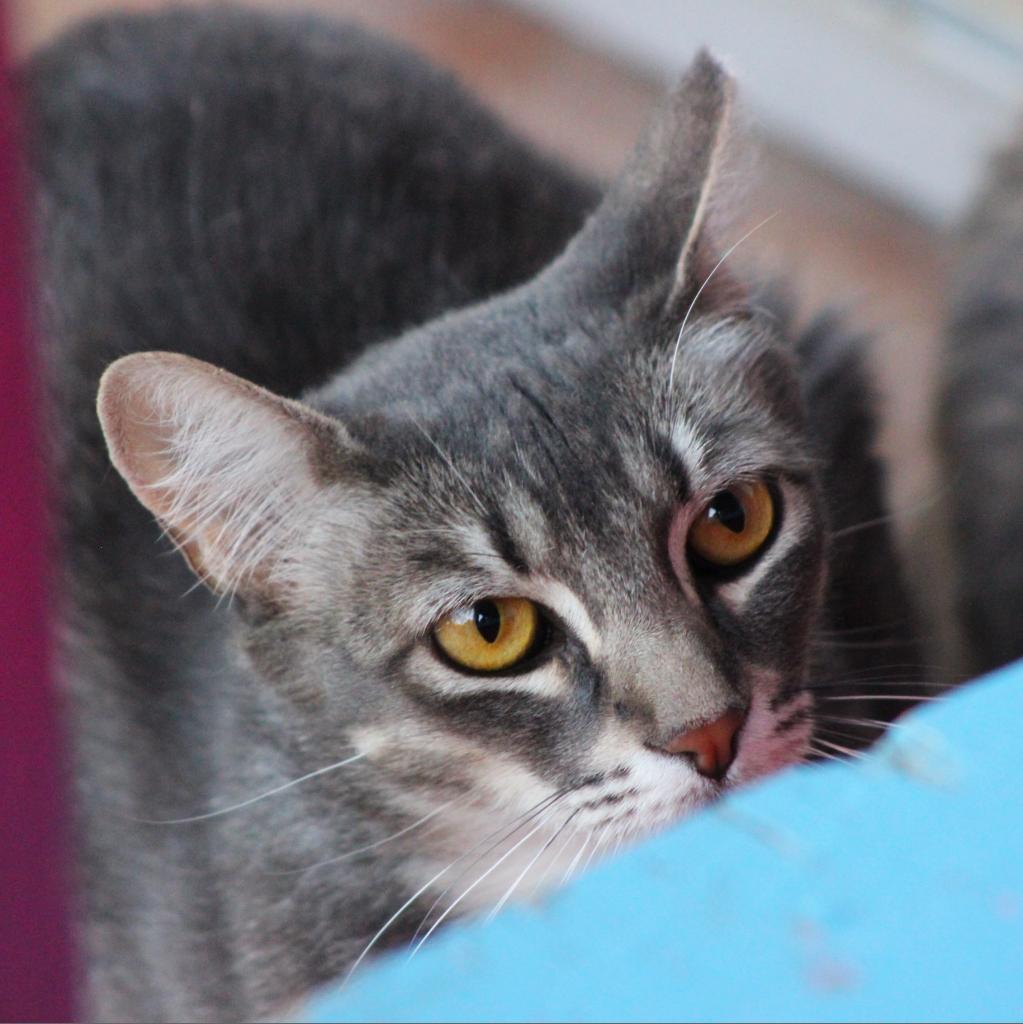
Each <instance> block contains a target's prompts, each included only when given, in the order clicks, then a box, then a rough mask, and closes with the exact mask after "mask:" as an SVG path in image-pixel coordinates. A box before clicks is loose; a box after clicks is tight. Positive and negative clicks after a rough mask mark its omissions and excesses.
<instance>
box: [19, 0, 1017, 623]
mask: <svg viewBox="0 0 1023 1024" xmlns="http://www.w3.org/2000/svg"><path fill="white" fill-rule="evenodd" d="M255 3H256V4H257V5H258V6H261V7H270V8H276V9H279V10H282V11H283V10H316V11H319V12H322V13H324V14H330V15H336V16H340V17H350V18H353V19H356V20H358V21H360V22H362V23H364V24H367V25H370V26H372V27H375V28H376V29H378V30H379V31H381V32H383V33H386V34H388V35H392V36H395V37H398V38H400V39H402V40H404V41H405V42H406V43H408V44H409V45H411V46H412V47H414V48H415V49H417V50H419V51H421V52H423V53H425V54H427V55H428V56H430V57H432V58H433V59H434V60H435V61H436V62H437V63H439V64H442V65H445V66H447V67H448V68H450V69H451V70H452V71H454V73H455V74H456V75H457V76H458V77H459V78H460V79H462V81H463V82H464V83H465V84H467V85H468V86H469V87H470V88H471V89H473V90H474V91H475V92H477V93H478V94H479V95H481V96H482V97H483V99H484V100H485V101H486V102H487V103H488V104H489V105H490V106H492V107H493V108H495V109H496V110H498V111H499V112H500V113H502V114H503V115H504V116H505V117H506V119H507V120H508V121H510V122H511V123H512V124H514V125H515V126H517V127H518V129H519V130H520V131H521V132H522V133H523V134H525V135H526V136H528V137H530V138H532V139H533V140H535V141H536V142H537V143H538V144H539V145H541V146H543V147H544V148H546V149H548V150H550V151H553V152H555V153H557V154H559V155H560V156H561V157H562V158H563V159H564V160H566V161H568V162H569V163H571V164H574V165H575V166H577V167H579V168H581V169H583V170H585V171H587V172H589V173H591V174H593V175H596V176H598V177H609V176H611V175H612V174H613V173H614V172H615V171H616V169H617V168H618V166H619V164H620V162H621V160H622V158H623V156H624V154H625V152H626V151H627V149H628V148H629V146H630V145H631V143H632V141H633V140H634V138H635V136H636V134H637V132H638V130H639V128H640V125H641V124H642V122H643V119H644V118H645V116H646V114H647V112H648V110H649V108H650V105H651V104H652V102H653V101H654V99H655V98H656V97H657V96H658V95H659V93H660V92H661V91H662V90H663V88H664V86H665V83H666V82H668V81H670V80H671V79H672V78H673V77H675V76H676V75H677V74H678V72H679V70H680V69H681V68H682V67H683V66H684V65H685V64H686V63H687V61H688V59H689V58H690V57H691V55H692V53H693V51H694V50H695V49H696V48H697V47H698V46H700V45H709V46H710V47H711V48H712V49H713V50H714V51H715V52H716V53H718V54H719V55H720V56H721V57H722V58H724V59H725V61H726V62H727V63H728V65H729V66H730V68H731V70H732V71H733V72H734V73H735V75H736V76H737V78H738V79H739V83H740V96H741V100H742V104H743V113H744V117H743V119H742V123H743V127H744V135H745V136H746V139H745V141H744V143H743V144H742V146H740V147H739V148H740V149H742V150H744V151H745V152H744V155H743V157H742V159H741V160H740V161H739V162H738V163H737V164H736V166H735V168H734V169H733V171H732V173H730V174H729V176H728V177H729V180H728V182H727V188H728V193H729V203H730V204H732V205H734V207H735V212H734V216H733V218H732V222H731V224H730V225H729V227H728V228H727V229H726V231H727V234H728V237H723V238H722V239H721V245H722V247H724V246H726V245H728V244H730V243H731V242H732V241H734V240H736V239H738V238H740V237H741V236H742V235H743V234H744V233H745V232H746V231H747V230H748V229H749V228H750V227H751V226H752V225H754V224H757V223H758V222H759V221H761V220H762V219H763V218H764V217H766V216H768V215H770V214H775V216H774V219H773V220H771V221H770V223H769V224H767V225H765V226H764V227H763V228H762V229H761V230H759V231H757V232H756V233H755V234H754V235H753V236H752V237H751V238H750V239H749V240H748V242H746V243H744V244H743V246H742V247H741V249H740V250H739V251H738V252H737V253H736V254H735V257H734V260H735V261H737V262H739V263H745V264H747V265H752V266H754V267H755V268H756V270H757V272H759V273H768V274H772V275H776V276H779V277H781V278H782V279H784V280H785V281H787V282H788V283H789V285H790V287H791V289H792V292H793V294H794V296H795V298H796V299H797V301H798V304H799V308H800V309H801V310H802V311H803V312H804V313H806V314H810V313H812V312H813V311H814V310H819V309H820V308H822V307H824V306H827V305H837V306H839V307H840V308H842V309H844V310H845V311H846V314H847V318H848V320H849V321H850V322H851V323H852V325H853V326H855V327H857V328H862V329H864V330H868V331H871V332H873V333H874V334H875V336H876V338H877V343H876V344H875V346H874V350H873V358H874V361H875V365H876V368H877V371H878V380H879V387H880V391H881V395H882V400H883V403H884V411H885V416H884V426H883V431H882V442H881V443H882V447H883V448H884V450H885V452H886V454H887V455H888V456H889V458H890V459H891V461H892V464H893V466H894V472H893V473H892V474H891V489H892V492H893V493H892V506H893V508H894V509H895V510H896V513H897V514H898V516H899V518H900V526H906V525H907V524H908V525H909V526H912V525H913V524H914V523H915V522H918V520H919V517H918V516H917V511H918V510H919V509H921V508H926V507H927V506H928V504H929V503H931V502H932V500H933V499H934V497H935V494H936V492H937V485H936V482H935V477H934V474H933V465H932V460H931V458H930V451H929V446H928V432H929V426H930V421H929V397H928V396H929V391H930V387H931V382H932V380H933V372H934V368H935V365H936V354H937V352H936V345H937V338H938V336H939V333H940V324H941V321H942V317H943V313H944V305H945V297H946V292H947V290H948V287H949V285H950V283H951V282H950V274H951V271H950V268H951V267H952V266H953V265H954V242H953V236H952V233H951V231H950V228H951V227H952V226H954V224H955V222H956V221H957V220H958V219H959V218H960V217H961V216H962V215H963V213H964V211H965V210H966V209H967V208H968V205H969V201H970V197H971V196H972V195H973V193H974V191H975V190H976V188H977V187H978V184H979V182H980V180H981V179H982V176H983V169H984V166H985V163H986V160H987V157H988V155H989V154H990V152H991V151H992V150H993V149H994V148H995V147H996V146H997V145H998V143H999V142H1000V140H1002V139H1003V138H1005V137H1006V136H1007V135H1008V134H1009V132H1010V131H1011V128H1012V125H1013V123H1014V121H1015V120H1016V117H1017V113H1018V108H1020V107H1021V106H1023V3H1021V2H1019V0H728V2H720V0H504V2H499V0H255ZM156 6H159V0H120V2H111V0H62V2H61V3H50V2H44V0H16V2H15V3H14V4H13V7H12V12H13V14H14V17H15V29H16V37H15V41H16V46H17V49H18V52H19V53H20V54H21V55H25V54H27V53H30V52H31V51H32V50H33V49H34V48H36V47H38V46H40V45H42V44H44V43H45V41H46V40H47V39H49V38H51V37H52V36H53V35H55V34H56V33H58V32H59V31H61V30H62V29H63V28H65V27H66V26H67V25H69V24H70V23H73V22H74V21H76V20H78V19H81V18H84V17H87V16H89V15H90V14H94V13H96V12H98V11H101V10H104V9H110V8H115V7H116V8H121V9H134V10H144V9H147V8H152V7H156ZM903 513H904V515H903ZM903 520H904V521H903ZM923 564H924V565H925V566H927V567H931V568H930V569H929V575H930V579H928V580H927V581H923V582H925V584H926V585H925V586H924V587H923V588H922V591H923V593H925V594H928V595H930V596H932V597H933V599H934V600H935V601H936V602H937V603H938V604H940V603H941V602H942V600H943V598H942V597H941V592H942V587H941V583H942V580H943V579H945V578H947V574H946V573H945V572H943V571H941V566H940V564H939V562H938V560H936V559H925V560H924V562H923ZM933 613H934V614H940V610H939V609H935V610H933Z"/></svg>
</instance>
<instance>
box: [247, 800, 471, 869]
mask: <svg viewBox="0 0 1023 1024" xmlns="http://www.w3.org/2000/svg"><path fill="white" fill-rule="evenodd" d="M457 802H458V800H457V798H456V799H455V800H449V801H448V802H447V803H446V804H442V805H441V806H440V807H437V808H436V809H435V810H432V811H430V813H429V814H427V815H425V816H424V817H422V818H420V819H419V820H418V821H417V822H415V823H413V824H412V825H408V826H406V827H405V828H403V829H401V831H400V832H395V833H394V835H390V836H388V837H387V838H386V839H378V840H377V841H376V842H375V843H370V844H369V845H368V846H360V847H359V848H358V849H357V850H348V851H347V852H346V853H342V854H340V855H339V856H337V857H331V858H329V859H328V860H321V861H317V863H315V864H307V865H306V866H305V867H302V868H289V869H288V870H287V871H268V872H267V874H268V875H278V876H279V875H300V874H302V873H303V872H305V871H312V870H313V869H314V868H322V867H326V866H327V865H328V864H337V863H339V862H340V861H343V860H349V859H350V858H352V857H357V856H359V854H360V853H367V852H368V851H370V850H375V849H376V848H377V847H378V846H383V845H384V843H389V842H391V841H392V840H395V839H400V838H401V837H402V836H405V835H408V834H409V832H411V831H413V830H414V829H417V828H419V827H420V825H425V824H426V822H428V821H431V820H432V819H433V818H436V817H437V815H438V814H440V813H441V812H442V811H446V810H447V809H448V808H449V807H451V806H453V805H454V804H455V803H457Z"/></svg>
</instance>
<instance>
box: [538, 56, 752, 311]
mask: <svg viewBox="0 0 1023 1024" xmlns="http://www.w3.org/2000/svg"><path fill="white" fill-rule="evenodd" d="M733 96H734V82H733V80H732V78H731V77H730V76H729V75H728V74H727V73H726V72H725V70H724V69H723V68H722V66H721V65H720V64H719V63H718V62H717V60H715V59H714V58H713V57H712V56H711V55H710V54H709V53H708V52H707V51H705V50H701V51H700V52H699V53H698V54H697V56H696V57H695V58H694V60H693V62H692V64H691V65H690V66H689V68H688V70H687V71H686V72H685V74H684V75H683V76H682V78H681V79H680V81H679V82H678V84H677V85H676V87H675V88H674V89H673V90H672V91H671V92H670V93H669V94H668V95H667V96H666V97H665V98H664V99H663V100H662V101H661V103H660V104H659V105H658V107H657V108H656V109H655V111H654V113H653V116H652V117H651V119H650V121H649V122H648V124H647V127H646V129H645V131H644V132H643V134H642V135H641V136H640V139H639V142H638V143H637V144H636V147H635V149H634V150H633V152H632V154H631V155H630V157H629V158H628V160H627V161H626V164H625V167H624V168H623V170H622V172H621V174H620V175H619V177H618V179H617V180H616V181H615V183H614V184H613V185H612V186H611V187H610V189H609V190H608V191H607V193H606V195H605V197H604V200H603V201H602V203H601V204H600V206H599V207H598V208H597V209H596V210H595V211H594V213H593V214H592V215H591V217H590V219H589V220H588V221H587V223H586V224H585V225H584V227H583V229H582V231H580V233H579V234H578V235H577V236H576V238H575V239H574V240H573V241H572V243H571V244H570V245H569V247H568V249H567V250H566V252H565V253H564V254H563V256H562V257H561V259H560V260H559V261H557V263H556V264H555V265H554V267H556V268H558V269H559V270H560V271H561V272H562V273H565V272H567V274H568V276H569V278H570V279H571V280H574V282H575V283H576V284H577V285H582V286H583V287H584V288H593V289H594V290H596V291H598V293H602V294H604V295H606V296H608V297H609V298H613V297H615V296H616V295H617V294H618V293H620V292H622V291H632V290H635V289H636V288H637V287H644V286H649V285H650V284H651V283H652V282H654V281H658V280H664V279H665V278H667V286H668V303H669V305H670V304H671V303H672V302H674V301H676V300H677V299H678V297H679V296H680V295H682V294H684V293H685V292H686V291H687V290H689V289H690V288H691V287H692V285H693V270H694V262H695V260H694V257H695V254H696V252H697V247H698V245H699V243H700V238H701V235H702V233H703V230H704V226H705V222H706V219H707V211H708V207H709V205H710V200H711V195H712V192H713V188H714V183H715V179H716V176H717V172H718V170H719V169H720V164H721V161H722V151H723V150H724V146H725V140H726V138H727V134H728V126H729V119H730V114H731V111H732V106H733ZM552 269H554V268H552Z"/></svg>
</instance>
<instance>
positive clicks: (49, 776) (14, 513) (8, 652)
mask: <svg viewBox="0 0 1023 1024" xmlns="http://www.w3.org/2000/svg"><path fill="white" fill-rule="evenodd" d="M6 11H7V5H0V1020H64V1019H68V1018H70V1017H71V1016H72V1014H73V1012H74V1011H73V1005H74V1004H73V997H72V985H71V978H72V971H71V942H70V935H69V919H68V893H67V886H66V882H67V866H68V863H69V862H68V858H67V846H66V843H65V838H66V831H65V817H64V811H65V807H64V799H63V798H64V793H63V789H62V786H63V783H64V781H65V780H64V778H63V772H62V768H63V765H64V764H65V761H64V757H63V750H62V746H61V743H60V730H59V727H58V722H57V700H56V694H55V689H54V683H53V679H52V676H51V674H50V650H51V647H50V635H49V630H48V622H47V601H46V592H45V591H46V588H45V581H46V578H47V569H46V561H45V542H46V537H45V532H44V530H45V525H44V524H45V515H44V510H45V503H44V482H43V466H42V461H41V458H40V438H39V403H38V401H37V395H38V390H37V384H36V380H35V374H34V372H33V371H34V369H35V367H34V363H33V359H32V355H33V353H32V350H31V347H30V339H29V332H28V328H27V323H28V316H27V309H26V305H27V303H26V293H27V290H28V281H27V274H26V262H27V261H26V259H25V244H24V243H25V234H24V232H23V230H22V228H23V221H22V219H21V213H22V211H23V203H22V197H23V194H22V192H21V190H20V188H19V173H18V170H19V168H18V162H17V159H16V155H15V154H16V142H17V132H16V130H15V129H16V125H17V119H16V104H15V96H14V95H13V89H12V88H11V84H10V78H9V69H10V65H9V49H8V46H7V42H8V39H9V36H8V33H7V25H5V24H3V21H2V16H3V14H5V13H6Z"/></svg>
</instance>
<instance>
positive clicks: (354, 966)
mask: <svg viewBox="0 0 1023 1024" xmlns="http://www.w3.org/2000/svg"><path fill="white" fill-rule="evenodd" d="M557 796H558V794H554V795H553V796H546V797H544V799H543V800H540V801H538V802H537V803H536V804H534V805H533V807H531V808H529V810H527V811H524V812H523V813H522V814H520V815H519V816H518V818H516V819H515V820H514V825H513V827H512V832H514V831H515V830H516V829H518V828H521V826H522V824H523V822H522V819H523V818H525V817H526V816H527V815H529V814H531V813H532V814H534V815H535V814H537V813H540V810H539V809H540V808H542V807H543V805H547V804H549V802H550V801H551V800H553V799H554V798H555V797H557ZM506 827H507V825H506V824H505V825H502V826H501V827H500V828H496V829H494V831H493V832H491V833H490V834H489V835H487V836H485V837H484V838H483V839H481V840H480V841H479V842H478V843H476V845H475V846H472V847H470V849H468V850H466V852H465V853H463V854H461V855H460V856H458V857H456V858H455V859H454V860H453V861H451V863H450V864H448V866H447V867H445V868H442V869H441V870H440V871H438V872H437V874H435V875H434V876H433V878H431V879H430V880H429V881H428V882H426V883H425V884H423V885H421V886H420V887H419V888H418V889H417V890H416V891H415V892H414V893H413V894H412V895H411V896H410V897H409V898H408V899H407V900H405V902H404V903H403V904H402V905H401V906H400V907H399V908H398V909H397V910H396V911H395V912H394V913H393V914H392V915H391V916H390V917H389V918H388V919H387V920H386V921H385V922H384V923H383V925H382V926H381V927H380V929H379V930H378V931H377V933H376V934H375V935H374V936H373V938H371V939H370V940H369V942H368V943H366V945H365V946H364V947H363V950H362V952H361V953H360V954H359V955H358V956H357V957H356V958H355V961H354V963H353V964H352V966H351V967H349V968H348V970H347V972H346V973H345V976H344V979H343V980H342V982H341V988H345V987H346V986H347V985H348V982H349V981H351V978H352V975H353V974H354V973H355V972H356V970H357V969H358V967H359V964H361V963H362V961H363V960H365V959H366V957H367V956H368V955H369V952H370V950H372V949H373V947H374V946H375V945H376V944H377V943H378V942H379V941H380V939H381V938H382V937H383V936H384V934H385V933H386V932H387V931H388V929H389V928H390V927H391V925H392V924H394V922H395V921H397V920H398V918H399V917H401V915H402V914H404V913H405V911H406V910H408V908H409V907H411V906H412V904H413V903H415V901H416V900H417V899H419V897H420V896H422V895H423V893H424V892H426V890H427V889H429V888H430V886H431V885H433V884H434V882H436V881H437V880H438V879H440V878H443V877H444V875H446V874H447V873H448V872H449V871H450V870H451V869H452V868H453V867H454V866H455V865H456V864H458V863H460V862H461V861H463V860H465V858H466V857H468V856H469V855H470V854H472V853H473V852H474V851H475V850H477V849H478V848H479V847H480V846H482V845H483V844H484V843H485V842H487V841H488V840H489V839H491V838H493V836H495V835H496V834H497V833H498V832H502V831H503V830H504V829H505V828H506ZM510 834H511V833H507V835H510ZM507 835H505V837H504V838H507ZM499 841H503V840H499ZM435 905H436V904H435ZM420 927H422V926H420Z"/></svg>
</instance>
